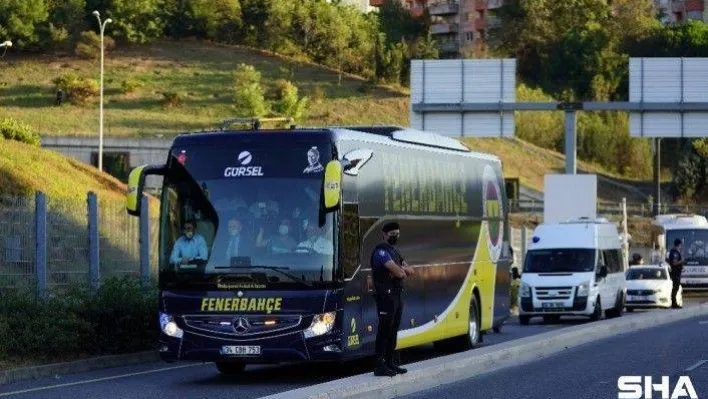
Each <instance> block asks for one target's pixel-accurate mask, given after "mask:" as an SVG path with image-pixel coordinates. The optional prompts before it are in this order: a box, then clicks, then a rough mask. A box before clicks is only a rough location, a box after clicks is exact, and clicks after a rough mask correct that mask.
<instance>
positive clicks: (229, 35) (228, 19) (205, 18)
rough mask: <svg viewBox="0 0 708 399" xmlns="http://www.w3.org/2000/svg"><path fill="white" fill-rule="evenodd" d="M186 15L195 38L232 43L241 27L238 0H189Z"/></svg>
mask: <svg viewBox="0 0 708 399" xmlns="http://www.w3.org/2000/svg"><path fill="white" fill-rule="evenodd" d="M189 3H190V8H189V10H188V13H189V14H188V15H189V17H191V20H192V25H193V30H194V33H195V34H196V35H197V36H201V37H207V38H210V39H215V40H223V41H234V40H235V36H234V35H235V34H236V32H237V31H238V30H239V29H240V27H241V6H240V4H239V2H238V0H191V1H190V2H189Z"/></svg>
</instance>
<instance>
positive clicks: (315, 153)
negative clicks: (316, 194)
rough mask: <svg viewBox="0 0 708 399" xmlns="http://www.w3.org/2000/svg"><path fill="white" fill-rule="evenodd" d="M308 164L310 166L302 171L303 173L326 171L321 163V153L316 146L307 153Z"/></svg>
mask: <svg viewBox="0 0 708 399" xmlns="http://www.w3.org/2000/svg"><path fill="white" fill-rule="evenodd" d="M307 162H308V163H309V166H308V167H306V168H305V170H303V171H302V173H305V174H309V173H320V172H322V171H323V170H324V167H323V166H322V164H321V163H320V151H319V150H318V149H317V147H316V146H313V147H312V148H310V149H309V150H308V151H307Z"/></svg>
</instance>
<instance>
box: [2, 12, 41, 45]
mask: <svg viewBox="0 0 708 399" xmlns="http://www.w3.org/2000/svg"><path fill="white" fill-rule="evenodd" d="M48 17H49V13H48V12H47V5H46V4H45V2H44V0H2V1H0V41H4V40H7V39H10V40H12V41H13V43H14V44H15V45H17V46H18V47H20V48H23V47H30V46H34V45H37V44H38V43H39V40H40V34H39V32H40V26H41V25H42V24H43V23H45V22H46V21H47V18H48Z"/></svg>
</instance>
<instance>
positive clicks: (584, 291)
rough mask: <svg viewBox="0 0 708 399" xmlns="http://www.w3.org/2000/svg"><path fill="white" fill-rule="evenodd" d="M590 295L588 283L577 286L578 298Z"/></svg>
mask: <svg viewBox="0 0 708 399" xmlns="http://www.w3.org/2000/svg"><path fill="white" fill-rule="evenodd" d="M588 295H590V282H589V281H585V282H583V283H580V284H578V296H588Z"/></svg>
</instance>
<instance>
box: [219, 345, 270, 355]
mask: <svg viewBox="0 0 708 399" xmlns="http://www.w3.org/2000/svg"><path fill="white" fill-rule="evenodd" d="M221 354H222V355H236V356H249V355H260V354H261V347H260V346H222V347H221Z"/></svg>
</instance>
